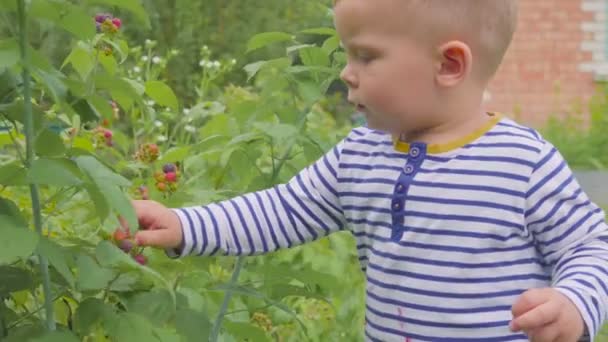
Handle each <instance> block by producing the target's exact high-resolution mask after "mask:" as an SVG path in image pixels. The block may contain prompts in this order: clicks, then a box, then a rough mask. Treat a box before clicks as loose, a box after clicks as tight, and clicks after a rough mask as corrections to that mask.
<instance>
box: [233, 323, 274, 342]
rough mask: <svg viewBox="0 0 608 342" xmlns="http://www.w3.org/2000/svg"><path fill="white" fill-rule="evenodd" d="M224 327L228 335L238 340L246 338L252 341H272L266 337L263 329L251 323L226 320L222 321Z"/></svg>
mask: <svg viewBox="0 0 608 342" xmlns="http://www.w3.org/2000/svg"><path fill="white" fill-rule="evenodd" d="M224 327H225V328H226V331H227V332H228V333H230V335H232V336H234V337H236V338H237V339H238V340H248V341H252V342H258V341H272V340H271V339H270V338H268V336H267V335H266V333H265V332H264V330H262V329H261V328H259V327H257V326H255V325H253V324H251V323H246V322H231V321H229V320H226V321H224Z"/></svg>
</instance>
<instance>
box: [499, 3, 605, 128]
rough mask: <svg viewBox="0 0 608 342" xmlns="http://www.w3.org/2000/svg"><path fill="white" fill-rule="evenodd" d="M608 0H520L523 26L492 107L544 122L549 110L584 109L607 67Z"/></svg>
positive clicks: (525, 120)
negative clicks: (607, 26) (607, 25)
mask: <svg viewBox="0 0 608 342" xmlns="http://www.w3.org/2000/svg"><path fill="white" fill-rule="evenodd" d="M607 2H608V0H520V14H519V27H518V31H517V33H516V35H515V38H514V42H513V45H512V46H511V49H510V51H509V52H508V54H507V56H506V58H505V61H504V63H503V65H502V66H501V69H500V70H499V72H498V75H497V77H496V79H495V80H494V81H493V82H492V83H491V85H490V87H489V89H488V99H489V100H488V101H489V103H488V108H489V109H490V110H495V111H501V112H504V113H506V114H510V115H513V116H514V117H516V118H517V119H518V120H520V121H521V122H523V123H525V124H529V125H532V126H534V127H541V126H542V125H543V123H544V122H546V119H547V118H548V117H549V116H550V115H555V114H559V115H563V114H566V113H568V114H571V113H585V111H586V105H585V103H586V102H587V101H588V100H589V98H590V97H591V96H592V95H593V94H594V91H595V89H596V79H597V78H598V77H602V75H605V74H606V73H607V72H608V67H607V66H608V63H607V62H606V50H607V49H606V46H605V45H606V44H605V42H606V22H605V21H606V13H607V8H606V3H607Z"/></svg>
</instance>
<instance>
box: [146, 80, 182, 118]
mask: <svg viewBox="0 0 608 342" xmlns="http://www.w3.org/2000/svg"><path fill="white" fill-rule="evenodd" d="M146 94H148V96H150V98H151V99H152V100H154V101H155V102H156V103H158V104H159V105H161V106H165V107H170V108H171V109H173V110H175V111H177V110H178V109H179V105H178V102H177V97H176V96H175V93H173V90H171V88H169V86H168V85H166V84H165V83H164V82H162V81H148V82H146Z"/></svg>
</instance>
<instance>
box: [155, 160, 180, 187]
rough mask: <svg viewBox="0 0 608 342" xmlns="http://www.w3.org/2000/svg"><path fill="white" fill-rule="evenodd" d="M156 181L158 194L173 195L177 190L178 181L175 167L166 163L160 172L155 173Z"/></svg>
mask: <svg viewBox="0 0 608 342" xmlns="http://www.w3.org/2000/svg"><path fill="white" fill-rule="evenodd" d="M154 179H155V180H156V188H157V189H158V191H160V192H165V193H173V192H175V190H177V181H178V180H179V170H178V168H177V165H175V164H173V163H168V164H165V165H164V166H163V170H162V171H157V172H156V173H155V174H154Z"/></svg>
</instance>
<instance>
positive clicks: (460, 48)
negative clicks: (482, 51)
mask: <svg viewBox="0 0 608 342" xmlns="http://www.w3.org/2000/svg"><path fill="white" fill-rule="evenodd" d="M438 53H439V55H438V57H439V60H438V66H437V75H436V81H437V83H438V84H439V85H440V86H444V87H453V86H455V85H457V84H458V83H460V82H462V81H463V80H464V79H465V78H466V77H467V76H468V75H469V73H470V72H471V68H472V65H473V54H472V53H471V49H470V48H469V46H468V45H467V44H465V43H463V42H460V41H450V42H448V43H445V44H443V45H441V46H440V47H439V51H438Z"/></svg>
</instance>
